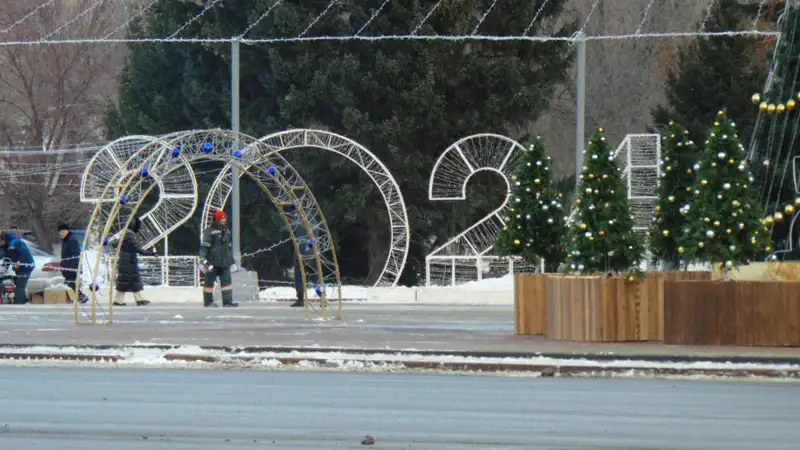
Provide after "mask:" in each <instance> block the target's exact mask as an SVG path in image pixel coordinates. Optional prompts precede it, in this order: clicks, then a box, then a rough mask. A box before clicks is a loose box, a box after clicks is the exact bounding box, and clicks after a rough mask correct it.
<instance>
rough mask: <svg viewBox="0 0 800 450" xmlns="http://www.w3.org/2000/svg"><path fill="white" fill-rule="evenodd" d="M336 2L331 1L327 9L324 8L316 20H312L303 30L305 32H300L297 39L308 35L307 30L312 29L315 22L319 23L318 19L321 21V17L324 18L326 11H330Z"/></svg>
mask: <svg viewBox="0 0 800 450" xmlns="http://www.w3.org/2000/svg"><path fill="white" fill-rule="evenodd" d="M338 2H339V0H332V1H331V2H330V3H329V4H328V7H327V8H325V10H324V11H322V14H320V15H318V16H317V18H316V19H314V20H313V21H312V22H311V23H310V24H309V25H308V27H306V29H305V30H303V32H302V33H300V34H299V35H298V36H297V37H303V36H305V35H306V33H308V31H309V30H310V29H311V28H312V27H313V26H314V25H316V24H317V22H319V21H320V19H322V17H323V16H325V14H328V11H330V9H331V8H333V5H335V4H336V3H338Z"/></svg>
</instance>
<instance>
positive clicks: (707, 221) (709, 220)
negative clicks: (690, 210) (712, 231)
mask: <svg viewBox="0 0 800 450" xmlns="http://www.w3.org/2000/svg"><path fill="white" fill-rule="evenodd" d="M703 222H705V223H710V222H711V219H709V218H708V217H706V218H705V219H703Z"/></svg>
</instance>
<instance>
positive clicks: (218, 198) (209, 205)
mask: <svg viewBox="0 0 800 450" xmlns="http://www.w3.org/2000/svg"><path fill="white" fill-rule="evenodd" d="M252 145H258V146H261V147H262V148H260V149H259V150H258V151H259V152H261V153H262V154H266V158H267V159H269V163H270V165H271V167H273V168H274V169H275V170H276V171H278V172H280V173H281V175H283V177H284V179H286V181H287V182H288V183H289V185H290V186H291V188H292V190H293V191H294V193H295V195H296V196H297V200H298V205H299V209H302V210H303V211H304V212H305V214H306V218H307V219H308V222H309V225H310V226H311V229H312V232H313V236H314V237H313V239H308V240H306V241H305V246H306V248H310V247H311V246H312V245H313V246H316V247H317V250H318V252H319V254H320V261H321V264H322V273H323V278H324V280H325V283H326V285H327V286H331V285H333V287H334V289H335V294H334V297H338V298H341V274H340V272H339V265H338V260H337V255H336V246H335V245H334V242H333V239H332V237H331V232H330V229H329V228H328V223H327V221H326V219H325V216H324V215H323V213H322V209H321V208H320V206H319V203H318V202H317V200H316V198H315V197H314V194H313V192H312V191H311V189H310V188H309V187H308V185H307V184H306V182H305V180H303V178H302V177H301V176H300V174H299V173H298V172H297V170H296V169H295V168H294V167H293V166H292V165H291V164H290V163H289V162H288V161H287V160H286V159H285V158H284V157H283V156H282V155H281V154H280V153H277V152H274V151H272V149H271V148H270V147H268V146H265V145H264V144H262V143H261V142H255V143H253V144H252ZM231 169H232V165H231V164H230V163H228V164H227V165H226V166H225V167H224V168H223V169H222V170H221V171H220V174H219V175H218V176H217V178H216V180H214V184H213V185H212V187H211V189H210V190H209V193H208V196H207V197H206V201H205V204H204V206H203V216H202V217H203V219H202V220H203V223H202V227H201V235H202V233H203V231H205V229H206V228H207V227H208V226H209V224H210V223H211V221H212V220H213V216H214V211H215V210H217V209H222V208H224V207H225V205H226V204H227V202H228V200H229V198H230V194H231V189H230V187H231V186H230V183H231V176H232V175H231V172H232V170H231ZM261 172H263V170H262V171H261ZM300 245H303V244H300ZM303 259H304V260H311V259H313V255H308V256H303Z"/></svg>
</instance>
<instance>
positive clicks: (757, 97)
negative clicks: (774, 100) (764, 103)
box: [750, 93, 761, 105]
mask: <svg viewBox="0 0 800 450" xmlns="http://www.w3.org/2000/svg"><path fill="white" fill-rule="evenodd" d="M750 100H751V101H752V102H753V104H754V105H757V104H759V103H760V102H761V94H759V93H755V94H753V96H752V97H750Z"/></svg>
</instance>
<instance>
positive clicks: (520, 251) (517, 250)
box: [494, 137, 566, 272]
mask: <svg viewBox="0 0 800 450" xmlns="http://www.w3.org/2000/svg"><path fill="white" fill-rule="evenodd" d="M511 183H512V186H511V201H510V204H509V209H508V215H507V216H506V217H505V219H504V220H505V222H506V225H505V226H504V227H503V230H502V231H500V233H498V235H497V237H496V238H495V242H494V248H495V250H496V251H497V252H498V253H499V254H501V255H516V256H521V257H522V258H523V259H524V260H525V261H526V262H528V263H530V264H538V263H539V261H540V259H544V261H545V270H546V271H548V272H553V271H555V270H557V268H558V265H559V264H561V263H562V262H564V259H565V257H566V245H565V244H564V238H565V233H566V226H565V222H566V219H565V217H564V206H563V204H562V201H563V198H564V196H563V194H561V193H560V192H558V191H557V190H556V189H554V188H553V186H552V172H551V171H550V157H549V156H547V153H546V152H545V146H544V143H543V142H542V139H541V138H540V137H536V138H535V139H533V140H532V141H531V142H530V143H529V145H528V151H526V152H525V154H524V155H523V157H522V161H521V162H520V165H519V169H518V170H517V173H516V174H515V175H513V176H512V177H511Z"/></svg>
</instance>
